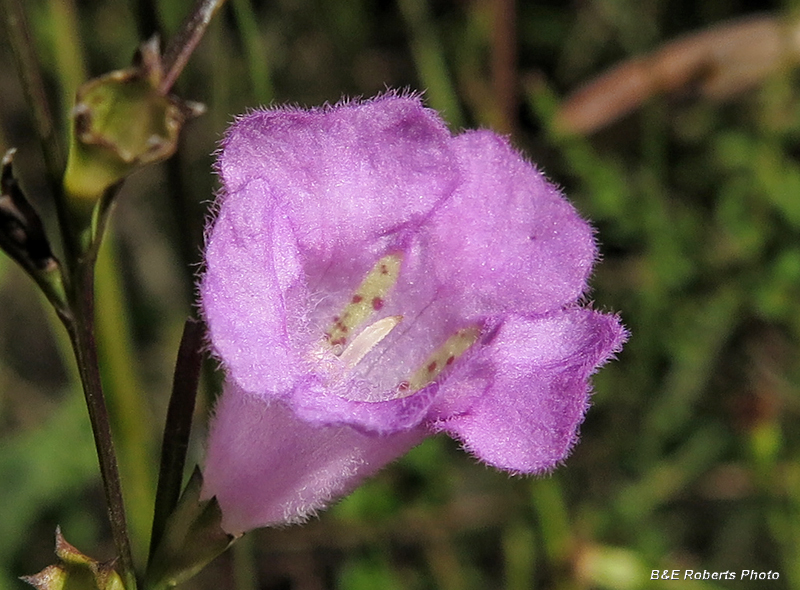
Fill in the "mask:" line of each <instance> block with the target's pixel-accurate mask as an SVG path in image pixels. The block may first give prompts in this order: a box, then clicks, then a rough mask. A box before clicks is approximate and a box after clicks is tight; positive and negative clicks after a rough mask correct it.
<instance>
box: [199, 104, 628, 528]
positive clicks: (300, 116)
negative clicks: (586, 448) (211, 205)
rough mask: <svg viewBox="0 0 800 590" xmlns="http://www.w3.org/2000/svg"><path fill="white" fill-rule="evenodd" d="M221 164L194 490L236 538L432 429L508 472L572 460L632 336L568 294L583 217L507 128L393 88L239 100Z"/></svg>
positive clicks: (204, 288) (587, 253)
mask: <svg viewBox="0 0 800 590" xmlns="http://www.w3.org/2000/svg"><path fill="white" fill-rule="evenodd" d="M218 169H219V173H220V175H221V177H222V182H223V190H222V192H221V194H220V196H219V199H218V202H217V214H216V219H215V221H214V223H213V226H212V227H211V228H210V231H209V233H208V239H207V250H206V270H205V274H204V276H203V278H202V282H201V285H200V293H201V304H202V309H203V313H204V315H205V319H206V321H207V323H208V327H209V333H210V340H211V344H212V347H213V350H214V352H215V354H216V355H218V357H219V358H220V359H221V361H222V363H223V365H224V367H225V370H226V373H227V382H226V384H225V389H224V392H223V394H222V397H221V399H220V401H219V402H218V404H217V407H216V410H215V416H214V418H213V420H212V423H211V430H210V436H209V441H208V455H207V459H206V465H205V488H204V495H205V497H210V496H212V495H216V496H217V499H218V500H219V503H220V506H221V507H222V511H223V515H224V520H223V526H224V528H225V529H226V530H227V531H229V532H231V533H239V532H242V531H245V530H248V529H251V528H255V527H260V526H267V525H273V524H280V523H289V522H296V521H299V520H302V519H304V518H306V517H307V516H308V515H309V514H312V513H313V512H314V511H315V510H317V509H319V508H322V507H324V506H325V505H326V504H327V503H329V502H330V501H331V500H332V499H335V498H337V497H340V496H342V495H343V494H346V493H347V492H349V491H351V490H352V489H353V488H355V487H356V486H357V485H358V484H359V483H360V482H361V480H363V479H364V478H365V477H367V476H368V475H370V474H372V473H374V472H375V471H377V470H378V469H380V468H381V467H382V466H383V465H385V464H386V463H387V462H389V461H391V460H393V459H395V458H396V457H398V456H400V455H402V454H404V453H405V452H406V451H408V450H409V449H410V448H412V447H413V446H414V445H416V444H418V443H419V442H420V441H421V440H422V439H423V438H424V437H426V436H428V435H430V434H432V433H436V432H446V433H448V434H449V435H451V436H452V437H454V438H456V439H457V440H459V441H461V443H462V444H463V445H464V448H465V449H467V450H468V451H469V452H470V453H472V454H474V455H475V456H476V457H477V458H479V459H480V460H482V461H484V462H486V463H488V464H490V465H493V466H495V467H498V468H500V469H503V470H506V471H509V472H512V473H538V472H543V471H547V470H550V469H552V468H553V467H555V466H556V465H557V464H558V463H560V462H561V461H562V460H563V459H564V458H565V457H566V456H567V454H568V453H569V451H570V449H571V448H572V446H573V445H574V444H575V442H576V439H577V429H578V426H579V424H580V423H581V422H582V420H583V416H584V413H585V412H586V408H587V406H588V397H589V392H590V387H589V384H588V378H589V376H590V375H591V374H592V373H593V372H594V371H595V370H596V369H597V368H598V367H599V366H600V365H602V364H603V363H605V362H606V361H608V360H609V359H610V358H612V357H613V355H614V353H616V352H617V351H619V350H620V348H621V346H622V343H623V342H624V340H625V339H626V337H627V333H626V331H625V329H624V328H623V327H622V325H621V324H620V322H619V320H618V318H617V317H616V316H613V315H606V314H602V313H599V312H596V311H594V310H592V309H590V308H588V307H581V306H580V305H579V301H580V300H581V298H582V297H583V294H584V293H585V291H586V288H587V284H586V282H587V279H588V277H589V274H590V272H591V269H592V264H593V263H594V261H595V259H596V258H597V248H596V245H595V241H594V238H593V230H592V228H591V227H590V226H589V225H588V224H587V223H586V222H585V221H584V220H583V219H581V218H580V216H579V215H578V214H577V213H576V212H575V210H574V209H573V207H572V206H571V205H570V204H569V203H568V202H567V201H566V200H565V199H564V197H563V196H562V195H561V194H560V193H559V191H558V190H557V189H556V188H555V187H554V186H553V185H551V184H550V183H548V182H547V180H546V179H545V178H544V176H543V175H542V174H541V173H540V172H539V171H537V170H536V169H535V168H534V167H533V166H531V164H530V163H528V162H527V161H525V160H524V159H523V158H522V157H521V156H520V155H519V154H518V153H517V152H516V151H514V150H513V149H512V148H511V147H510V146H509V144H508V142H507V141H506V140H505V139H503V138H501V137H498V136H497V135H495V134H494V133H491V132H489V131H468V132H465V133H462V134H460V135H457V136H452V135H451V134H450V133H449V131H448V130H447V129H446V127H445V126H444V124H443V122H442V121H441V119H440V118H439V117H438V116H437V114H436V113H435V112H433V111H431V110H428V109H426V108H424V107H423V106H422V105H421V103H420V101H419V99H418V98H417V97H415V96H401V95H397V94H391V93H390V94H387V95H384V96H380V97H377V98H375V99H373V100H370V101H366V102H346V103H342V104H339V105H337V106H335V107H324V108H320V109H314V110H310V111H306V110H300V109H295V108H276V109H271V110H266V111H264V110H261V111H255V112H252V113H250V114H248V115H245V116H244V117H242V118H240V119H238V120H237V121H236V122H235V123H234V124H233V126H232V127H231V128H230V130H229V131H228V134H227V136H226V137H225V140H224V142H223V145H222V150H221V152H220V155H219V163H218Z"/></svg>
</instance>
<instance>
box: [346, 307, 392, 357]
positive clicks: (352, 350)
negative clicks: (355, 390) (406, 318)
mask: <svg viewBox="0 0 800 590" xmlns="http://www.w3.org/2000/svg"><path fill="white" fill-rule="evenodd" d="M402 320H403V316H401V315H393V316H389V317H385V318H383V319H380V320H378V321H377V322H375V323H373V324H370V325H369V326H367V327H366V328H364V329H363V330H362V331H361V333H360V334H359V335H358V336H356V337H355V338H354V339H353V341H352V342H351V343H350V344H349V345H348V347H347V348H345V349H344V351H343V352H342V354H341V355H340V356H339V360H340V361H342V363H343V364H344V365H345V367H347V368H348V369H352V368H353V367H355V366H356V365H357V364H358V363H359V362H361V359H363V358H364V357H365V356H366V355H367V353H368V352H369V351H370V350H372V349H373V348H375V347H376V346H377V345H378V343H380V341H381V340H383V339H384V338H386V337H387V336H388V335H389V333H390V332H391V331H392V330H394V329H395V328H396V327H397V325H398V324H399V323H400V322H401V321H402Z"/></svg>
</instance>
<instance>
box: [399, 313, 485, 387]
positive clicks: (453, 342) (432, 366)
mask: <svg viewBox="0 0 800 590" xmlns="http://www.w3.org/2000/svg"><path fill="white" fill-rule="evenodd" d="M480 334H481V329H480V327H478V326H469V327H468V328H464V329H462V330H459V331H458V332H456V333H455V334H453V335H452V336H450V338H448V339H447V340H446V341H445V343H444V344H442V345H441V346H440V347H439V348H437V349H436V350H434V351H433V352H432V353H431V355H430V356H429V357H428V358H427V359H426V360H425V362H424V363H422V366H421V367H420V368H419V369H417V370H416V371H415V372H414V374H413V375H412V376H411V377H410V378H409V379H408V380H406V381H403V382H402V383H400V385H399V386H398V387H397V396H396V397H406V396H408V395H411V394H412V393H414V392H415V391H419V390H420V389H422V388H423V387H425V386H426V385H428V384H429V383H431V382H432V381H434V380H435V379H436V378H437V377H438V376H439V374H440V373H441V372H442V371H444V370H445V369H446V368H447V367H449V366H450V365H452V364H453V363H454V362H455V361H456V360H458V358H459V357H460V356H461V355H463V354H464V353H465V352H467V350H469V348H470V347H471V346H472V345H473V344H475V343H476V342H477V341H478V337H479V336H480Z"/></svg>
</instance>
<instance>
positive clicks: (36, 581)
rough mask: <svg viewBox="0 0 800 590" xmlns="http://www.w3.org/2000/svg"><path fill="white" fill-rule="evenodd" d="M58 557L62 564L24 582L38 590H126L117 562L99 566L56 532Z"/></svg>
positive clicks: (25, 577)
mask: <svg viewBox="0 0 800 590" xmlns="http://www.w3.org/2000/svg"><path fill="white" fill-rule="evenodd" d="M56 556H58V560H59V563H57V564H56V565H50V566H48V567H46V568H44V569H43V570H42V571H40V572H39V573H38V574H35V575H33V576H23V577H22V580H23V581H24V582H27V583H28V584H30V585H31V586H33V587H34V588H36V589H37V590H125V586H124V584H123V583H122V578H120V577H119V574H118V573H117V572H116V570H115V569H114V563H113V562H108V563H100V562H99V561H96V560H94V559H92V558H91V557H88V556H86V555H84V554H83V553H81V552H80V551H78V550H77V549H76V548H75V547H73V546H72V545H70V544H69V543H67V541H66V540H65V539H64V536H63V535H62V534H61V529H60V528H58V529H56Z"/></svg>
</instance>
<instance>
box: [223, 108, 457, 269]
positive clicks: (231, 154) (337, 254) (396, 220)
mask: <svg viewBox="0 0 800 590" xmlns="http://www.w3.org/2000/svg"><path fill="white" fill-rule="evenodd" d="M450 141H451V137H450V134H449V132H448V130H447V128H446V127H445V125H444V123H443V122H442V120H441V119H440V118H439V117H438V115H436V113H435V112H434V111H431V110H429V109H426V108H424V107H423V106H422V103H421V102H420V101H419V99H418V98H416V97H413V96H398V95H397V94H392V93H390V94H386V95H383V96H380V97H377V98H375V99H373V100H370V101H367V102H360V103H359V102H352V103H343V104H340V105H337V106H335V107H325V108H320V109H312V110H308V111H306V110H300V109H294V108H276V109H270V110H265V111H263V110H262V111H255V112H253V113H250V114H248V115H246V116H244V117H242V118H240V119H239V120H237V121H236V122H235V123H234V125H233V126H232V127H231V129H230V130H229V131H228V134H227V136H226V138H225V140H224V142H223V148H222V152H221V156H220V159H219V170H220V172H221V174H222V179H223V181H224V183H225V186H226V188H227V190H228V191H229V193H232V194H235V193H236V191H237V190H238V187H239V186H241V185H242V184H245V183H247V182H248V181H249V180H251V179H252V178H262V179H265V180H266V181H267V182H268V183H269V185H270V187H271V188H272V190H273V191H274V194H275V196H276V198H277V199H278V200H279V201H280V202H281V203H283V204H285V205H286V208H287V212H288V215H289V219H290V222H291V224H292V226H293V227H294V228H295V229H296V230H297V235H298V240H299V243H300V246H301V249H302V250H303V251H304V252H306V253H307V254H309V257H310V258H313V259H314V262H315V264H317V265H318V266H319V267H320V268H324V267H325V265H326V264H328V263H329V262H330V261H331V259H332V258H338V259H341V258H342V257H343V253H344V256H355V257H357V256H358V254H359V250H360V249H363V248H364V245H365V244H371V243H372V242H374V241H375V240H376V239H377V238H379V237H380V236H383V235H386V234H387V233H390V232H392V231H394V230H396V229H397V228H399V227H401V226H404V225H406V224H413V223H420V222H421V221H422V219H423V218H424V217H425V216H426V215H428V213H429V212H430V211H431V209H432V208H433V207H434V206H435V205H436V204H437V203H438V202H440V201H441V200H442V199H444V198H446V197H448V196H449V195H450V193H451V192H452V190H453V189H454V187H455V185H456V183H457V181H458V168H457V167H456V166H455V165H454V161H455V160H454V156H453V155H452V152H451V149H450ZM228 198H230V196H229V197H228ZM229 206H230V205H229ZM241 206H243V207H246V206H247V204H246V203H244V204H242V205H241Z"/></svg>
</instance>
